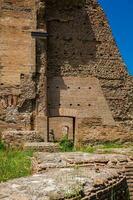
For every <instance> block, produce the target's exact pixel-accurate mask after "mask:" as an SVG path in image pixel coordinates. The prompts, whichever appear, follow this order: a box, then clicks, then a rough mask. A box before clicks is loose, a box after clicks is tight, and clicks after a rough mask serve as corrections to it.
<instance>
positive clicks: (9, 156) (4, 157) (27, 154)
mask: <svg viewBox="0 0 133 200" xmlns="http://www.w3.org/2000/svg"><path fill="white" fill-rule="evenodd" d="M0 146H1V145H0ZM3 147H4V146H2V148H1V149H0V182H5V181H7V180H9V179H14V178H19V177H24V176H28V175H31V157H32V155H33V152H31V151H21V150H11V149H9V150H5V149H4V148H3Z"/></svg>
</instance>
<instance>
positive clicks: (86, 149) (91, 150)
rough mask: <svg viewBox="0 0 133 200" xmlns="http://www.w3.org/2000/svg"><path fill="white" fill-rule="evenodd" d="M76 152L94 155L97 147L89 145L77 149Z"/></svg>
mask: <svg viewBox="0 0 133 200" xmlns="http://www.w3.org/2000/svg"><path fill="white" fill-rule="evenodd" d="M76 151H81V152H86V153H94V152H95V151H96V147H95V146H91V145H87V146H81V147H79V148H77V149H76Z"/></svg>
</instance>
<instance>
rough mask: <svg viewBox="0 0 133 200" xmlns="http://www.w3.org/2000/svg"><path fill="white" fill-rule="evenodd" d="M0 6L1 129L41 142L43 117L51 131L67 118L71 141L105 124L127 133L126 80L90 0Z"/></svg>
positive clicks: (131, 99) (132, 101)
mask: <svg viewBox="0 0 133 200" xmlns="http://www.w3.org/2000/svg"><path fill="white" fill-rule="evenodd" d="M0 11H1V15H0V46H1V49H0V129H1V132H3V130H5V129H9V130H10V131H9V133H11V131H25V130H26V131H31V133H32V131H35V132H36V134H37V137H39V138H40V137H41V138H42V139H43V140H44V141H48V138H49V134H48V133H49V130H50V123H49V121H50V120H49V119H51V120H52V121H54V119H55V122H53V124H55V125H54V126H55V127H53V129H54V128H55V129H58V128H57V127H59V124H60V121H63V120H64V123H63V126H64V127H65V126H67V125H65V121H66V123H67V117H71V118H73V125H70V127H71V126H73V129H74V132H73V134H74V135H73V136H75V141H78V140H79V139H80V138H82V136H83V135H84V134H86V135H89V133H90V132H91V131H90V130H92V129H93V130H94V129H95V130H97V129H98V131H97V133H98V134H97V135H98V136H97V137H98V138H99V137H100V135H101V133H102V132H103V129H105V126H106V130H110V129H111V127H112V128H113V130H116V129H117V131H116V133H117V136H118V137H117V138H118V139H120V138H121V134H120V131H119V129H120V130H122V129H124V133H126V138H127V134H129V135H131V133H132V132H133V131H132V130H133V77H132V76H129V75H128V72H127V69H126V66H125V64H124V62H123V60H122V57H121V55H120V52H119V50H118V48H117V45H116V43H115V40H114V38H113V36H112V32H111V29H110V27H109V24H108V21H107V19H106V16H105V14H104V12H103V10H102V9H101V7H100V5H99V4H98V3H97V2H96V1H95V0H86V1H84V0H76V1H74V2H73V1H71V2H69V1H65V0H63V1H58V0H49V1H46V2H45V1H40V0H37V1H31V0H28V1H27V0H24V1H14V0H9V1H6V0H2V1H1V2H0ZM33 32H34V33H35V35H36V36H34V37H33V34H32V33H33ZM43 33H48V36H47V35H46V34H44V35H43ZM53 117H55V118H54V119H52V118H53ZM59 117H60V118H59ZM65 117H66V120H65ZM57 119H58V120H57ZM56 123H57V127H56ZM70 124H71V123H70ZM108 127H109V129H108ZM114 127H115V128H114ZM116 127H117V128H116ZM62 129H63V127H61V128H60V131H58V132H61V130H62ZM84 130H85V132H84ZM99 130H101V131H99ZM58 134H59V135H60V137H61V134H62V133H58ZM70 135H71V133H70ZM85 138H86V137H85ZM128 138H130V139H131V137H128ZM82 139H83V138H82ZM84 140H85V139H84ZM86 140H87V141H88V139H86Z"/></svg>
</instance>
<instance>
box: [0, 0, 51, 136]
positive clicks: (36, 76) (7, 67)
mask: <svg viewBox="0 0 133 200" xmlns="http://www.w3.org/2000/svg"><path fill="white" fill-rule="evenodd" d="M44 11H45V2H41V1H29V0H28V1H27V0H24V1H13V0H9V1H6V0H2V1H1V2H0V12H1V15H0V30H1V31H0V46H1V49H0V130H3V129H5V128H7V126H8V128H9V129H13V130H14V129H16V130H19V131H20V130H27V131H30V130H31V131H32V130H35V129H36V126H37V120H38V119H37V118H36V116H37V115H39V114H40V113H42V114H40V115H43V116H44V111H42V110H43V109H45V110H46V89H45V87H46V84H45V81H46V77H45V74H46V72H45V69H46V67H45V66H46V45H47V44H46V41H45V40H42V39H35V38H33V37H32V32H36V31H42V32H44V31H46V26H45V22H44V18H43V16H44V13H45V12H44ZM36 54H37V56H36ZM39 121H40V120H39ZM7 124H8V125H7ZM29 135H30V132H29Z"/></svg>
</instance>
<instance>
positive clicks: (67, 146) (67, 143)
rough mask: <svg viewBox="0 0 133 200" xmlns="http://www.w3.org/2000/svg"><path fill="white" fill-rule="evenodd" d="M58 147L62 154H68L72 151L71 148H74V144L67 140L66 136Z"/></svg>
mask: <svg viewBox="0 0 133 200" xmlns="http://www.w3.org/2000/svg"><path fill="white" fill-rule="evenodd" d="M59 146H60V150H61V151H63V152H67V151H68V152H69V151H73V147H74V144H73V142H72V141H71V140H69V139H68V138H67V136H64V137H63V138H62V139H61V141H60V143H59Z"/></svg>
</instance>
